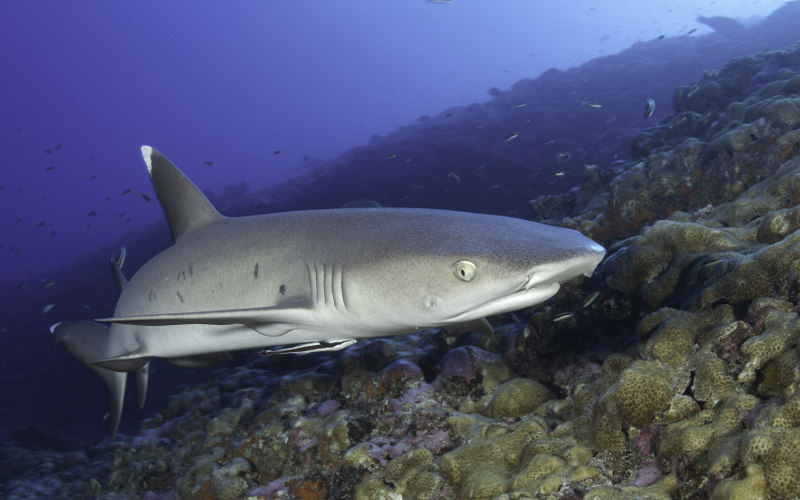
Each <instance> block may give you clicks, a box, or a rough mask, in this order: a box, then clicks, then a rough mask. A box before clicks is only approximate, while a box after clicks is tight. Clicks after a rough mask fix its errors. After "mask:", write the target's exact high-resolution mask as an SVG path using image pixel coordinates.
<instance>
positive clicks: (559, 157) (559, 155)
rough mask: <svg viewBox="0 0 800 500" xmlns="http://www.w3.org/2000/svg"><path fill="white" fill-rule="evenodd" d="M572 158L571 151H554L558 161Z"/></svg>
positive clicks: (561, 161)
mask: <svg viewBox="0 0 800 500" xmlns="http://www.w3.org/2000/svg"><path fill="white" fill-rule="evenodd" d="M570 159H572V153H570V152H569V151H568V152H566V153H556V161H557V162H558V163H564V162H567V161H569V160H570Z"/></svg>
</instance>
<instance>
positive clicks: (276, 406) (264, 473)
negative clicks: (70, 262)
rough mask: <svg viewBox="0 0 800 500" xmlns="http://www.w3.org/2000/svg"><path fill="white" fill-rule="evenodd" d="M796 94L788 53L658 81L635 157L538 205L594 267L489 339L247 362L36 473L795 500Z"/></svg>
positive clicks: (342, 493) (182, 484)
mask: <svg viewBox="0 0 800 500" xmlns="http://www.w3.org/2000/svg"><path fill="white" fill-rule="evenodd" d="M765 69H769V71H765ZM798 92H800V48H798V47H794V48H790V49H786V50H784V51H780V52H772V53H766V54H760V55H754V56H749V57H745V58H740V59H737V60H735V61H733V62H731V63H730V64H728V65H726V66H725V67H722V68H720V69H719V70H717V71H713V72H709V73H707V74H706V76H705V77H704V79H703V80H702V81H701V82H699V83H698V84H696V85H693V86H689V87H682V88H679V89H678V90H677V91H676V93H675V100H676V109H677V110H678V113H677V114H676V115H675V116H674V117H673V118H672V119H671V120H669V121H668V122H665V123H663V124H662V125H659V126H657V127H655V128H654V129H652V130H650V131H648V132H647V133H645V134H643V135H642V136H641V137H640V138H639V139H638V140H637V143H636V150H637V151H639V152H640V154H642V155H646V156H645V157H643V158H642V159H641V160H636V161H631V162H626V163H624V164H619V165H616V166H614V168H612V169H609V170H608V171H606V172H603V171H601V169H598V168H596V167H589V168H587V169H586V172H585V173H586V178H587V182H586V184H585V185H584V187H583V188H582V191H580V192H578V193H573V194H572V195H570V196H574V197H579V198H580V200H578V198H575V199H574V200H573V201H574V202H575V203H573V204H570V203H559V201H563V199H560V200H559V199H555V200H554V199H544V198H543V199H540V200H538V201H537V202H536V203H535V204H536V205H537V207H539V209H541V210H551V211H553V213H555V212H556V211H557V209H558V207H565V206H571V205H574V206H579V205H580V206H581V210H582V211H581V213H580V214H572V215H570V216H565V217H564V218H562V219H561V220H559V222H560V223H562V224H566V225H570V226H572V227H576V228H579V229H581V230H583V231H584V232H585V233H587V234H591V235H593V236H595V237H597V238H600V239H602V240H603V241H604V242H605V243H607V244H609V258H608V259H607V260H606V262H605V263H604V264H603V265H602V267H601V269H600V270H599V272H598V273H597V276H595V277H593V278H590V279H584V278H581V279H579V280H575V281H574V282H573V283H569V284H567V285H566V286H565V288H567V289H568V291H569V293H565V294H560V295H558V296H557V297H556V298H554V299H553V300H551V301H549V302H548V303H546V304H545V305H543V306H542V307H540V308H537V309H536V310H531V311H526V312H522V313H519V315H518V316H506V317H503V318H499V319H497V318H495V319H494V321H496V322H497V324H496V327H497V328H496V331H495V334H494V335H492V336H487V337H481V336H476V335H462V336H456V335H454V334H451V332H448V331H444V330H440V331H436V332H428V333H425V334H414V335H408V336H401V337H395V338H389V339H373V340H369V341H364V342H359V343H358V344H357V345H355V346H352V347H350V348H349V349H347V350H346V351H344V352H342V353H339V354H337V355H310V356H307V357H303V358H269V359H261V358H256V359H251V360H249V361H248V362H247V363H245V365H244V366H241V367H239V368H237V369H235V370H220V371H218V372H217V373H215V374H214V375H213V376H212V377H211V379H210V380H209V381H208V382H207V383H205V384H202V385H199V386H192V387H186V388H184V389H183V390H182V391H181V392H180V393H179V394H177V395H175V396H174V397H173V398H172V400H171V403H170V405H169V406H168V407H167V408H166V409H165V410H164V411H163V412H162V413H161V414H160V415H159V416H157V417H155V418H153V419H150V420H148V421H146V422H145V424H144V429H143V430H142V432H141V433H140V434H139V435H137V436H131V437H124V436H123V437H122V438H121V439H120V440H118V441H115V442H113V443H111V444H108V445H106V446H105V447H98V448H97V449H96V450H95V451H93V452H92V453H93V454H90V455H87V454H77V455H64V457H63V460H64V464H71V465H69V466H67V465H62V466H58V467H56V466H55V465H52V466H45V465H40V468H41V470H42V477H45V478H47V477H50V476H51V475H53V474H56V472H53V471H54V470H55V469H57V471H58V472H57V474H61V476H60V478H59V479H58V480H59V481H62V482H63V481H67V480H68V479H65V477H67V476H68V473H67V470H69V468H70V467H72V468H73V470H75V469H74V468H80V467H83V468H86V467H87V466H88V465H87V464H89V463H90V462H91V463H95V464H98V465H97V466H96V467H95V468H93V469H92V472H93V474H94V476H93V478H92V480H91V481H90V482H87V483H85V484H82V485H77V483H76V484H73V490H70V492H69V493H70V494H72V491H80V492H81V493H80V494H83V495H92V496H94V497H96V498H101V499H107V500H119V499H128V498H131V499H133V498H147V499H152V500H155V499H173V498H174V499H189V498H192V499H211V498H220V499H245V498H246V499H253V500H270V499H285V498H287V499H288V498H292V499H295V498H296V499H323V498H356V499H401V498H402V499H445V498H448V499H449V498H456V499H497V500H511V499H523V498H554V499H574V498H585V499H606V498H622V499H635V498H652V499H661V498H663V499H670V498H681V499H698V498H712V499H722V498H735V499H757V498H769V499H786V498H797V497H800V467H798V465H797V464H798V463H800V349H799V348H798V344H799V343H800V342H798V341H799V340H800V318H798V313H799V312H800V208H798V205H800V156H798V155H797V153H798V152H800V97H798V95H797V94H798ZM606 177H609V178H608V182H605V180H606ZM562 215H563V214H562ZM553 216H554V217H555V215H553ZM557 312H558V313H563V314H556V313H557ZM111 455H113V458H110V456H111ZM31 460H33V459H31ZM92 461H94V462H92ZM102 464H104V465H102ZM48 467H49V469H48ZM18 484H19V485H20V487H22V485H23V484H24V482H20V483H18ZM79 486H80V488H82V489H80V490H79V489H78V488H79ZM14 491H17V490H14Z"/></svg>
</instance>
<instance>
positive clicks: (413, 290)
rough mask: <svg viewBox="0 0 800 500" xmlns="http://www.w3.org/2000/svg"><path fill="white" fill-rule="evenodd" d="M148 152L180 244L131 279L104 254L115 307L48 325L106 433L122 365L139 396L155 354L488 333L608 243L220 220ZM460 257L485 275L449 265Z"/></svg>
mask: <svg viewBox="0 0 800 500" xmlns="http://www.w3.org/2000/svg"><path fill="white" fill-rule="evenodd" d="M142 155H143V157H144V160H145V164H146V166H147V171H148V173H149V175H150V178H151V181H152V183H153V188H154V190H155V193H156V196H157V198H158V200H159V202H160V203H161V207H162V209H163V210H164V214H165V216H166V218H167V223H168V225H169V230H170V233H171V234H172V237H173V241H174V245H173V246H171V247H169V248H167V249H165V250H164V251H162V252H160V253H159V254H157V255H155V256H154V257H152V258H151V259H150V260H149V261H147V263H145V264H144V265H143V266H142V267H141V268H140V269H139V270H138V271H137V272H136V273H135V275H134V276H133V277H131V279H130V281H128V280H127V279H126V278H125V276H124V275H123V274H122V271H121V269H120V268H121V267H122V260H123V259H119V260H117V261H112V264H111V265H112V273H113V276H114V279H115V282H116V283H117V286H118V288H119V289H120V292H121V294H120V298H119V300H118V301H117V307H116V309H115V311H114V315H113V317H110V318H103V319H100V320H96V321H65V322H61V323H57V324H55V325H53V326H52V328H51V331H52V333H53V335H54V336H55V337H56V339H57V340H58V341H60V343H61V344H62V345H64V347H65V348H66V349H67V351H68V352H69V353H70V354H72V355H73V356H74V357H75V358H77V359H78V360H79V361H81V362H82V363H84V364H85V365H86V366H88V367H89V368H90V369H91V370H92V371H94V372H95V373H96V374H97V375H98V376H100V378H101V379H102V380H103V382H104V384H105V385H106V387H107V389H108V393H109V414H110V415H111V418H110V431H111V434H112V436H113V435H114V433H116V430H117V427H118V425H119V419H120V415H121V412H122V401H123V395H124V391H125V383H126V373H125V372H127V371H135V372H136V380H137V386H138V388H139V404H140V406H141V405H142V404H143V403H144V393H145V392H146V389H147V381H148V375H149V368H148V367H149V362H150V360H151V359H152V358H153V357H161V358H165V359H167V360H168V361H169V362H171V363H174V364H176V365H178V366H185V367H195V368H196V367H201V366H208V365H210V364H213V363H218V362H221V361H224V360H225V359H229V355H228V351H232V350H238V349H251V348H264V347H270V346H287V345H293V346H294V347H289V348H285V349H276V350H273V351H271V352H272V353H295V354H301V353H308V352H322V351H335V350H338V349H343V348H345V347H347V346H349V345H351V344H352V343H354V342H355V341H356V340H358V339H361V338H368V337H376V336H385V335H395V334H402V333H410V332H413V331H419V330H424V329H427V328H433V327H442V326H448V327H453V328H457V329H458V328H461V329H467V331H472V332H483V333H490V332H491V325H489V323H488V322H487V321H486V320H485V317H486V316H488V315H493V314H498V313H504V312H509V311H513V310H518V309H522V308H524V307H529V306H532V305H534V304H537V303H541V302H543V301H545V300H547V299H548V298H550V297H551V296H553V295H554V294H555V293H556V292H557V291H558V290H559V286H560V285H559V284H560V283H563V282H565V281H567V280H569V279H572V278H574V277H576V276H579V275H581V274H585V275H589V274H591V272H592V271H593V270H594V268H595V267H596V266H597V265H598V263H599V262H600V260H601V259H602V258H603V255H604V253H605V250H604V249H603V248H602V247H600V246H599V245H597V244H596V243H594V242H593V241H591V240H590V239H588V238H586V237H585V236H583V235H581V234H580V233H578V232H577V231H573V230H569V229H565V228H558V227H553V226H546V225H543V224H538V223H535V222H530V221H525V220H522V219H514V218H511V217H501V216H495V215H485V214H472V213H465V212H452V211H445V210H428V209H410V208H383V207H378V208H369V209H357V208H348V209H336V210H310V211H302V212H287V213H278V214H266V215H259V216H250V217H225V216H223V215H221V214H220V213H219V212H218V211H217V210H216V209H215V208H214V206H213V205H212V204H211V203H210V202H209V201H208V199H207V198H206V197H205V196H204V195H203V193H202V192H201V191H200V190H199V189H197V187H196V186H195V185H194V184H193V183H192V182H191V181H190V180H189V179H188V178H187V177H186V176H185V175H184V174H183V172H181V171H180V170H179V169H178V168H177V167H176V166H175V165H173V164H172V163H171V162H170V161H169V160H168V159H167V158H166V157H165V156H163V155H162V154H161V153H159V152H158V151H156V150H155V149H153V148H151V147H149V146H143V147H142ZM472 258H474V259H475V262H472V261H471V260H470V259H472ZM464 259H466V261H465V260H464ZM463 262H466V263H467V264H468V266H467V267H466V269H472V271H475V272H477V273H482V274H479V275H478V276H480V278H479V279H477V278H475V279H474V277H475V275H474V274H472V275H464V274H460V273H457V272H455V271H454V269H455V268H454V267H453V266H454V264H453V263H463ZM476 263H478V264H480V263H487V265H486V266H484V267H483V268H481V269H479V270H477V271H476V269H477V268H476ZM469 266H472V267H469ZM526 269H527V271H526ZM409 323H412V324H409ZM107 325H110V327H109V326H107Z"/></svg>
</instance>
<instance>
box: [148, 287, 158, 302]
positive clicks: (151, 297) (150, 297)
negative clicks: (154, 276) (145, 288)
mask: <svg viewBox="0 0 800 500" xmlns="http://www.w3.org/2000/svg"><path fill="white" fill-rule="evenodd" d="M155 298H156V292H154V291H153V289H152V288H151V289H150V293H149V294H147V300H148V301H150V302H153V299H155Z"/></svg>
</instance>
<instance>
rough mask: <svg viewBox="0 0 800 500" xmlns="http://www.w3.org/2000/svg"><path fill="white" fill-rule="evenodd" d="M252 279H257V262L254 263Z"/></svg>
mask: <svg viewBox="0 0 800 500" xmlns="http://www.w3.org/2000/svg"><path fill="white" fill-rule="evenodd" d="M253 277H254V278H255V279H258V262H256V267H255V269H253Z"/></svg>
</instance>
